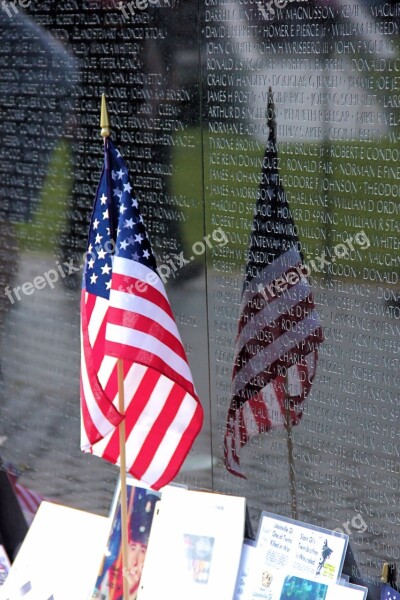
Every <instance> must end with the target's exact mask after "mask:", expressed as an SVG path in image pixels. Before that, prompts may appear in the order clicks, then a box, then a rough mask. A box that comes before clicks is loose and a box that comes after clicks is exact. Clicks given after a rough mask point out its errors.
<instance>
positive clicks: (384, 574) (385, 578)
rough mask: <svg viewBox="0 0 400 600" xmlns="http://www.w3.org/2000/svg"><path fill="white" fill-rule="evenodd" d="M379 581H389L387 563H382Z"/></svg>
mask: <svg viewBox="0 0 400 600" xmlns="http://www.w3.org/2000/svg"><path fill="white" fill-rule="evenodd" d="M381 581H383V582H384V583H387V582H388V581H389V563H386V562H385V563H383V567H382V575H381Z"/></svg>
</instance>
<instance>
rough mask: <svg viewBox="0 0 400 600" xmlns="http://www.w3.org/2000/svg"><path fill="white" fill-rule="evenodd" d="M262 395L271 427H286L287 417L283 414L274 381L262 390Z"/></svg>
mask: <svg viewBox="0 0 400 600" xmlns="http://www.w3.org/2000/svg"><path fill="white" fill-rule="evenodd" d="M261 396H262V399H263V401H264V404H265V406H266V408H267V414H268V418H269V420H270V421H271V429H272V428H276V427H284V425H285V417H284V415H283V414H282V407H281V404H280V402H279V400H278V398H277V393H276V391H275V387H274V385H273V383H272V382H271V383H269V384H268V385H267V386H266V387H264V388H263V389H262V390H261Z"/></svg>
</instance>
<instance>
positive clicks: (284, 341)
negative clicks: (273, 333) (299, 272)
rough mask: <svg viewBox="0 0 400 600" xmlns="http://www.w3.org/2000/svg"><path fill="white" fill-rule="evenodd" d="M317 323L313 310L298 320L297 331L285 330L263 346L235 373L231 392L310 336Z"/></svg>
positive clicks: (239, 388)
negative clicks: (298, 326) (298, 328)
mask: <svg viewBox="0 0 400 600" xmlns="http://www.w3.org/2000/svg"><path fill="white" fill-rule="evenodd" d="M318 324H319V320H318V315H317V312H316V311H315V310H313V311H311V313H310V315H309V316H308V317H307V318H305V319H303V320H302V321H300V323H299V325H301V329H300V330H298V331H292V330H289V331H286V332H285V333H282V334H280V336H279V337H278V338H277V339H276V340H275V341H274V342H272V343H271V344H269V345H268V346H267V347H266V348H263V349H262V350H260V352H258V353H257V354H256V355H255V356H253V358H251V359H250V360H249V361H248V362H247V363H246V364H245V365H244V366H243V367H242V368H241V369H240V371H238V372H237V373H236V376H235V379H234V381H233V384H232V390H233V394H234V395H236V394H238V393H239V391H240V390H241V389H243V388H244V387H245V386H246V384H247V382H249V381H250V380H251V377H254V375H256V374H257V373H259V372H260V371H261V370H262V369H260V365H263V366H264V368H266V367H269V366H270V365H272V364H273V363H274V362H275V361H276V360H277V359H278V358H279V356H280V355H281V354H283V353H284V352H289V350H292V349H293V348H295V347H296V345H297V344H298V343H300V342H301V341H302V340H304V339H305V338H307V337H308V336H310V335H311V334H312V333H313V332H314V331H315V329H316V327H317V326H318Z"/></svg>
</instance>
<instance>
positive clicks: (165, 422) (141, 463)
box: [132, 384, 186, 478]
mask: <svg viewBox="0 0 400 600" xmlns="http://www.w3.org/2000/svg"><path fill="white" fill-rule="evenodd" d="M185 395H186V391H185V390H184V389H183V388H181V387H180V386H178V385H176V384H174V385H173V386H172V388H171V390H170V392H169V394H168V397H167V398H166V399H165V404H164V406H163V409H162V410H161V412H160V414H159V415H158V417H157V418H156V420H155V421H154V423H153V424H152V427H151V429H150V430H149V433H148V435H147V437H146V439H145V441H144V442H143V444H142V447H141V449H140V452H139V454H138V456H137V458H136V460H135V462H134V463H133V465H132V471H134V472H135V473H140V474H141V476H140V478H141V477H142V475H143V474H144V473H145V472H146V471H147V469H148V468H149V465H150V463H151V461H152V460H153V457H154V455H155V453H156V452H157V448H158V447H159V445H160V443H161V442H162V440H163V438H164V436H165V434H166V432H167V431H168V427H169V426H170V425H171V423H172V421H173V420H174V418H175V416H176V414H177V412H178V409H179V408H180V406H181V404H182V400H183V398H184V397H185Z"/></svg>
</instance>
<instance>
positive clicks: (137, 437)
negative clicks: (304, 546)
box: [126, 375, 174, 470]
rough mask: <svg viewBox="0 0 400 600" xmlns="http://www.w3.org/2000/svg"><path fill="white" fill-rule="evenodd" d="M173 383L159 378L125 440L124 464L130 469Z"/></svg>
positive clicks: (164, 378) (165, 378) (162, 377)
mask: <svg viewBox="0 0 400 600" xmlns="http://www.w3.org/2000/svg"><path fill="white" fill-rule="evenodd" d="M173 386H174V382H173V381H171V380H170V379H168V378H167V377H164V376H163V375H162V376H161V377H160V378H159V380H158V381H157V383H156V385H155V386H154V389H153V392H152V393H151V396H150V398H149V400H148V401H147V403H146V405H145V407H144V408H143V411H142V413H141V415H140V417H139V419H138V420H137V422H136V423H135V426H134V428H133V429H132V431H131V433H130V434H129V435H128V438H127V440H126V464H127V466H128V470H130V469H131V468H132V465H133V463H134V462H135V460H136V458H137V456H138V454H139V452H140V450H141V448H142V446H143V444H144V442H145V440H146V437H147V436H148V434H149V431H151V428H152V427H153V425H154V422H155V421H156V420H157V418H158V416H159V414H160V413H161V411H162V409H163V408H164V405H165V403H166V400H167V398H168V395H169V393H170V391H171V389H172V387H173Z"/></svg>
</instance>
